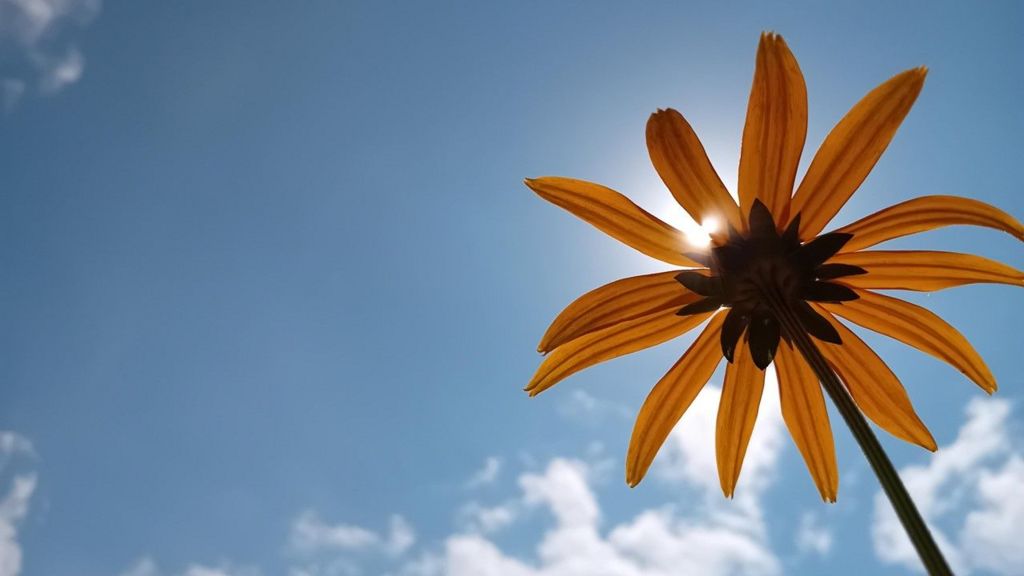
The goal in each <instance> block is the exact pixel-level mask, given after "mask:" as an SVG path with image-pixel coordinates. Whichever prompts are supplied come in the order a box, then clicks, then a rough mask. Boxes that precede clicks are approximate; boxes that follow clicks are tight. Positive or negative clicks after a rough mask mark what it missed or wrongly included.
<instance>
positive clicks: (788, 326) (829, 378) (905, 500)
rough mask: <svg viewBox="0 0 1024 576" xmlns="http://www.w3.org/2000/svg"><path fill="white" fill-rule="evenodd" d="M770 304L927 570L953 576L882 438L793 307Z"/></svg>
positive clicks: (776, 301)
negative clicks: (858, 448)
mask: <svg viewBox="0 0 1024 576" xmlns="http://www.w3.org/2000/svg"><path fill="white" fill-rule="evenodd" d="M770 301H771V304H772V308H773V309H774V310H773V311H774V312H775V313H776V315H777V317H778V320H779V323H780V324H781V325H782V328H783V330H785V332H786V334H787V335H789V337H790V339H791V340H792V342H793V345H794V346H796V347H797V348H798V349H799V350H800V353H801V354H802V355H803V357H804V359H806V360H807V363H808V364H809V365H810V366H811V368H812V369H813V370H814V373H815V374H816V375H817V376H818V379H819V380H820V381H821V384H822V386H823V387H824V388H825V391H826V392H828V395H829V397H830V398H832V402H833V403H834V404H835V405H836V408H837V409H838V410H839V413H840V414H842V416H843V420H845V421H846V425H847V426H849V428H850V432H852V433H853V437H854V438H856V439H857V443H858V444H860V448H861V450H863V451H864V456H866V457H867V459H868V462H869V463H870V464H871V468H872V469H873V470H874V471H875V475H876V476H878V481H879V483H881V485H882V489H883V490H884V491H885V495H886V496H888V497H889V502H890V503H892V507H893V508H894V509H895V510H896V516H898V517H899V519H900V522H901V523H902V524H903V528H904V530H906V531H907V536H909V537H910V541H911V542H912V543H913V544H914V548H915V549H916V550H917V554H918V556H920V557H921V562H922V563H924V567H925V569H926V570H928V573H929V574H931V575H933V576H945V575H950V576H952V574H953V571H952V570H950V568H949V564H948V563H946V559H945V558H944V557H943V556H942V552H941V551H940V550H939V547H938V546H937V545H936V544H935V539H934V538H933V537H932V533H931V532H930V531H929V530H928V526H927V525H926V524H925V523H924V519H923V518H921V513H920V512H918V510H917V506H915V505H914V501H913V500H912V499H911V498H910V494H909V493H907V489H906V487H905V486H904V485H903V481H902V480H900V477H899V475H898V474H897V473H896V469H895V468H894V467H893V465H892V462H891V461H890V460H889V456H888V455H887V454H886V453H885V450H884V449H883V448H882V445H881V444H879V443H878V438H876V437H875V433H874V432H873V431H872V430H871V427H870V425H868V422H867V420H866V419H865V418H864V415H863V414H862V413H861V411H860V409H859V408H857V405H856V404H854V402H853V398H851V397H850V393H849V392H847V390H846V388H845V387H844V386H843V384H842V383H841V382H840V381H839V378H838V377H837V376H836V374H835V372H834V371H833V370H832V368H831V367H830V366H829V365H828V362H827V361H826V360H825V358H824V356H822V355H821V351H820V350H818V347H817V346H815V344H814V342H813V341H812V340H811V338H810V336H808V334H807V332H806V331H805V330H804V329H803V326H802V324H801V323H800V319H799V317H798V316H797V315H796V314H795V313H794V312H793V310H792V308H790V307H789V306H788V305H787V304H786V303H785V300H784V299H783V298H771V299H770Z"/></svg>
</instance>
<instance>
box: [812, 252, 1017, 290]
mask: <svg viewBox="0 0 1024 576" xmlns="http://www.w3.org/2000/svg"><path fill="white" fill-rule="evenodd" d="M833 262H835V263H839V264H852V265H854V266H860V267H861V268H863V269H865V270H867V272H868V273H867V274H860V275H857V276H846V277H844V278H842V279H840V282H841V283H843V284H846V285H848V286H852V287H854V288H872V289H893V290H920V291H922V292H929V291H932V290H942V289H943V288H949V287H951V286H961V285H963V284H973V283H977V282H989V283H995V284H1009V285H1011V286H1024V272H1021V271H1020V270H1017V269H1015V268H1012V267H1010V266H1007V265H1005V264H1000V263H999V262H995V261H993V260H989V259H988V258H982V257H981V256H972V255H970V254H958V253H956V252H934V251H927V250H906V251H904V250H891V251H887V250H874V251H868V252H851V253H848V254H839V255H838V256H834V257H832V258H831V259H830V260H829V263H833Z"/></svg>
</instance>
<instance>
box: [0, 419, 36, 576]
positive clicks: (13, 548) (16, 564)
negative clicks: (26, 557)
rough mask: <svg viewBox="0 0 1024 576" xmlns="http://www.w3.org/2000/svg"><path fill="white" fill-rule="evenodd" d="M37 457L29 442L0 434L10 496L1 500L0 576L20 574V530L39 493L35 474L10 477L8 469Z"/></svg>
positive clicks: (0, 469)
mask: <svg viewBox="0 0 1024 576" xmlns="http://www.w3.org/2000/svg"><path fill="white" fill-rule="evenodd" d="M34 456H35V450H34V449H33V447H32V442H31V441H29V439H28V438H25V437H24V436H21V435H20V434H17V433H14V432H5V431H0V482H3V483H4V484H8V485H9V488H7V494H6V495H5V496H4V497H3V499H2V500H0V576H17V575H18V574H20V573H21V561H22V554H21V544H20V543H19V542H18V526H19V525H20V524H21V523H22V521H24V519H25V517H26V516H28V512H29V504H30V502H31V500H32V495H33V494H34V493H35V490H36V475H35V474H34V473H32V472H27V473H18V474H13V475H11V474H10V470H9V469H10V466H11V463H12V461H13V460H14V459H16V458H22V457H34ZM2 485H3V484H0V486H2Z"/></svg>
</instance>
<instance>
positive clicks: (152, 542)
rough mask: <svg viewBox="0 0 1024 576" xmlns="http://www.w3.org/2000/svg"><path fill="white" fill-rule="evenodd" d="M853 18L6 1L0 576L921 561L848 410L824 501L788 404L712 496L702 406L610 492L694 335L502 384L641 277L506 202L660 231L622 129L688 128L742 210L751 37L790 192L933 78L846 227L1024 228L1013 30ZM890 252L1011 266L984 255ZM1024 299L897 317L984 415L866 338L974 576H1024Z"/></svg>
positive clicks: (957, 14)
mask: <svg viewBox="0 0 1024 576" xmlns="http://www.w3.org/2000/svg"><path fill="white" fill-rule="evenodd" d="M846 4H847V5H846V6H841V5H834V4H832V3H821V2H785V3H767V2H755V3H749V4H732V3H714V4H713V5H712V3H708V4H707V5H696V4H693V5H689V4H687V5H684V4H683V3H680V2H653V3H642V4H640V3H621V4H611V3H599V2H554V3H552V2H521V3H514V4H513V3H506V4H502V5H499V4H497V3H489V2H488V3H479V2H439V3H426V2H407V3H398V2H387V1H385V2H365V3H361V4H360V3H354V2H327V1H321V0H309V1H300V2H241V1H238V2H236V1H223V2H206V1H184V2H138V1H134V2H128V1H123V0H122V1H116V0H108V1H107V2H104V3H103V5H102V6H100V5H99V0H26V1H21V0H0V66H2V68H0V76H2V78H3V80H2V82H0V88H2V90H0V94H2V96H3V102H2V104H3V106H4V112H3V115H2V118H0V430H6V431H7V432H4V433H3V434H2V435H0V575H2V576H10V575H13V574H24V575H26V576H72V575H104V576H105V575H109V576H156V575H161V576H179V575H187V576H215V575H220V576H224V575H230V576H238V575H252V574H263V575H277V574H282V575H292V576H302V575H310V576H329V575H354V574H366V575H377V574H391V575H403V574H404V575H407V576H417V575H418V576H429V575H438V574H452V575H454V576H471V575H473V576H475V575H483V576H491V575H493V576H506V575H509V576H582V575H584V574H588V575H589V574H596V575H598V576H601V575H607V576H633V575H637V576H639V575H644V576H649V575H659V576H661V575H669V574H693V573H701V574H710V575H712V576H716V575H724V574H741V573H745V574H767V575H771V574H783V573H785V574H823V573H828V574H838V575H841V574H854V575H862V574H866V573H872V574H902V573H905V572H906V571H908V570H910V569H911V567H912V566H914V565H915V564H916V560H915V559H914V557H913V555H912V552H908V548H907V545H906V544H905V543H903V541H902V540H901V539H899V538H894V537H891V536H890V534H891V530H892V528H893V526H892V519H891V518H890V517H889V516H887V515H886V514H880V513H878V512H877V511H876V498H877V494H878V488H877V482H876V480H875V479H874V477H873V476H872V475H871V474H870V471H869V470H868V468H867V465H866V463H865V461H864V459H863V457H862V456H861V454H860V453H859V451H858V449H857V447H856V445H855V444H854V443H853V442H852V440H851V438H850V435H849V433H848V432H847V431H846V430H845V428H843V427H842V426H841V425H840V424H839V423H838V418H837V417H836V416H835V415H833V423H834V425H835V426H834V430H835V435H836V437H837V450H838V457H839V463H840V476H841V480H840V482H841V484H840V492H839V501H838V502H837V503H836V504H833V505H827V504H823V503H821V501H820V500H819V498H818V496H817V493H816V491H815V490H814V488H813V484H812V483H811V480H810V477H809V475H808V474H807V472H806V470H805V468H804V465H803V463H802V461H801V460H800V457H799V455H798V453H797V451H796V450H795V448H794V446H793V444H792V441H791V440H790V439H789V436H788V434H787V433H786V431H785V428H784V426H783V425H782V423H781V418H780V417H779V414H778V408H777V398H776V397H775V394H774V392H773V391H771V390H769V392H768V395H767V397H766V399H765V401H764V403H763V404H762V409H761V416H760V420H759V422H758V426H757V430H756V432H755V439H754V444H753V446H752V447H751V450H750V453H749V455H748V461H747V463H746V466H745V468H744V474H743V476H742V477H741V479H740V483H739V487H738V495H737V498H736V499H735V500H733V501H726V500H724V499H723V498H722V497H721V494H720V492H719V490H718V487H717V486H718V481H717V477H716V476H715V472H714V463H713V454H714V451H713V447H714V438H713V424H714V418H713V417H714V413H715V409H716V406H717V400H716V396H715V395H716V394H717V388H716V387H715V386H711V387H709V388H708V389H707V391H706V392H705V393H703V394H702V396H701V398H700V400H699V401H698V403H697V405H695V407H693V408H691V412H690V413H688V414H687V415H686V416H685V417H684V419H683V424H682V425H681V426H680V427H679V428H678V429H677V434H676V435H674V436H673V437H672V438H671V439H670V441H669V443H668V445H667V446H666V448H665V449H664V450H663V452H662V454H661V456H660V457H659V459H658V461H657V462H656V464H655V467H654V469H653V470H652V473H651V475H650V476H649V477H648V479H647V480H646V481H645V482H644V483H643V484H641V485H640V486H639V487H638V488H636V489H632V490H631V489H629V488H627V487H626V485H625V483H624V481H623V472H624V471H623V461H624V457H625V451H626V446H627V443H628V440H629V435H630V431H631V429H632V423H633V416H634V414H635V413H636V411H637V409H638V408H639V406H640V404H641V403H642V401H643V399H644V397H645V396H646V394H647V392H648V390H649V389H650V388H651V386H652V385H653V384H654V382H655V381H656V380H657V379H658V378H659V377H660V376H661V374H662V373H664V371H665V370H667V369H668V367H669V366H670V365H671V363H672V362H673V361H674V359H675V358H676V357H678V355H679V354H680V353H681V351H682V350H684V349H685V347H686V346H687V345H688V343H689V340H690V339H691V338H692V335H691V336H690V337H684V338H681V339H680V340H677V341H673V342H670V343H668V344H666V345H663V346H662V347H660V348H657V349H654V350H650V351H647V352H644V353H641V354H637V355H635V356H632V357H628V358H624V359H620V360H618V361H615V362H612V363H609V364H605V365H602V366H599V367H595V368H593V369H591V370H588V371H586V372H583V373H580V374H578V375H576V376H574V377H572V378H570V379H568V380H567V381H565V382H563V383H561V384H559V385H558V386H557V387H556V388H555V389H553V390H551V391H549V392H547V393H545V394H543V395H541V396H540V397H538V398H534V399H529V398H527V396H526V394H524V393H523V392H522V390H521V389H522V387H523V386H524V384H525V383H526V382H527V380H528V379H529V377H530V375H531V374H532V372H533V370H534V369H535V367H536V366H537V364H538V362H539V360H540V358H539V357H538V355H537V354H536V352H535V346H536V343H537V341H538V339H539V338H540V336H541V334H542V333H543V331H544V329H545V328H546V327H547V324H548V322H549V321H550V320H551V319H553V317H554V316H555V314H556V313H557V312H558V311H559V310H560V309H561V308H562V307H563V306H564V305H565V304H567V303H568V302H570V301H571V300H572V299H573V298H575V297H576V296H578V295H579V294H581V293H583V292H585V291H586V290H589V289H591V288H594V287H596V286H598V285H600V284H603V283H605V282H608V281H611V280H614V279H617V278H620V277H623V276H630V275H635V274H640V273H644V272H648V271H652V270H657V269H659V268H658V265H657V264H656V263H654V262H653V261H651V260H649V259H647V258H646V257H645V256H643V255H640V254H638V253H636V252H633V251H632V250H630V249H629V248H627V247H624V246H622V245H619V244H618V243H617V242H616V241H614V240H612V239H610V238H608V237H605V236H604V235H602V234H601V233H600V232H598V231H596V230H594V229H592V228H591V227H589V226H588V225H586V224H583V223H581V222H578V221H576V220H575V219H574V218H573V217H572V216H570V215H568V214H566V213H564V212H562V211H561V210H560V209H558V208H556V207H554V206H552V205H549V204H547V203H545V202H544V201H542V200H540V199H539V198H537V197H536V196H535V195H533V194H532V193H531V192H530V191H529V190H527V189H526V188H525V186H523V184H522V179H523V178H524V177H527V176H540V175H549V174H550V175H563V176H573V177H579V178H584V179H588V180H593V181H597V182H601V183H604V184H606V185H609V186H612V187H614V188H616V189H618V190H620V191H622V192H623V193H625V194H627V195H629V196H631V197H632V198H634V199H635V200H636V201H637V202H638V203H640V204H641V205H643V206H645V207H647V208H648V209H650V210H652V211H654V212H655V213H657V214H659V215H662V216H663V217H664V218H666V219H668V220H670V221H673V222H677V223H678V222H681V221H682V219H683V216H682V211H681V210H680V209H679V208H678V207H674V206H673V205H672V201H671V197H670V196H669V195H668V193H667V191H666V190H665V188H664V187H663V185H662V184H661V183H660V181H659V180H658V178H657V175H656V174H655V172H654V170H653V168H652V167H651V166H650V164H649V160H648V157H647V151H646V149H645V145H644V123H645V122H646V119H647V117H648V115H649V114H650V113H651V112H652V111H654V110H655V109H657V108H659V107H674V108H677V109H679V110H680V111H681V112H682V113H683V114H684V115H686V116H687V118H688V119H689V120H690V122H691V123H692V124H693V125H694V127H695V129H696V130H697V132H698V133H699V135H700V136H701V138H702V140H703V142H704V144H705V146H706V147H707V149H708V151H709V154H710V155H711V157H712V161H713V162H714V163H715V165H716V167H717V168H718V170H719V172H720V173H721V175H722V177H723V179H724V181H725V182H726V183H727V184H728V185H729V186H730V188H734V184H735V180H736V167H737V161H738V151H739V143H740V135H741V131H742V125H743V124H742V123H743V116H744V113H745V110H746V99H747V95H748V93H749V89H750V81H751V77H752V72H753V62H754V53H755V49H756V46H757V40H758V35H759V33H760V32H761V31H762V30H775V31H777V32H779V33H781V34H783V35H784V36H785V38H786V39H787V41H788V43H789V45H790V46H791V48H792V49H793V51H794V53H795V54H796V56H797V58H798V59H799V61H800V64H801V67H802V69H803V72H804V75H805V77H806V80H807V84H808V96H809V106H810V125H809V131H808V143H807V146H806V148H805V162H804V164H803V166H804V167H806V161H807V160H809V158H810V155H811V154H812V152H813V151H814V150H815V149H816V148H817V146H818V144H819V143H820V141H821V139H822V138H823V137H824V135H825V134H826V133H827V131H828V129H829V128H830V127H831V126H832V125H833V124H834V123H835V122H836V121H838V119H839V118H840V117H841V116H842V115H843V114H844V113H845V112H846V111H847V110H848V109H849V107H850V106H852V105H853V104H854V103H855V102H856V101H857V100H858V99H859V98H860V97H861V96H862V95H863V94H864V93H866V92H867V91H868V90H869V89H871V88H873V87H874V86H875V85H877V84H879V83H880V82H882V81H884V80H885V79H887V78H889V77H890V76H892V75H893V74H895V73H897V72H899V71H901V70H904V69H907V68H911V67H914V66H918V65H922V64H924V65H927V66H929V68H930V70H931V72H930V74H929V76H928V81H927V84H926V85H925V88H924V91H923V93H922V95H921V97H920V99H919V100H918V103H917V105H916V106H915V108H914V109H913V111H912V112H911V113H910V115H909V117H908V118H907V120H906V122H905V123H904V124H903V127H902V129H901V130H900V132H899V134H898V135H897V137H896V138H895V140H894V141H893V143H892V145H891V146H890V148H889V150H888V152H887V153H886V154H885V156H884V157H883V158H882V160H881V162H880V163H879V165H878V166H877V168H876V169H875V170H874V172H873V174H872V175H871V176H870V177H869V179H868V180H867V182H866V183H865V185H864V186H863V187H862V188H861V190H860V191H859V192H858V193H857V195H856V196H855V197H854V198H853V200H852V201H851V202H850V203H849V204H848V205H847V207H846V208H845V209H844V210H843V211H842V213H841V214H840V215H839V217H838V218H837V220H836V225H839V224H842V223H847V222H850V221H852V220H853V219H856V218H859V217H861V216H863V215H866V214H868V213H870V212H873V211H875V210H877V209H880V208H882V207H884V206H887V205H890V204H894V203H897V202H899V201H902V200H905V199H908V198H911V197H914V196H919V195H924V194H954V195H965V196H970V197H973V198H977V199H980V200H983V201H986V202H990V203H993V204H995V205H997V206H1000V207H1001V208H1003V209H1004V210H1006V211H1008V212H1010V213H1012V214H1014V215H1016V216H1017V217H1018V218H1021V217H1024V194H1022V188H1021V182H1024V162H1022V158H1024V139H1022V138H1021V134H1024V107H1022V106H1021V103H1022V102H1024V34H1022V30H1024V7H1022V5H1021V4H1020V3H1016V2H1005V3H999V2H984V3H966V2H901V3H890V2H875V3H872V2H861V3H846ZM801 172H802V170H801ZM891 246H897V247H914V248H924V249H938V250H943V249H945V250H961V251H967V252H972V253H976V254H981V255H984V256H988V257H991V258H995V259H998V260H1001V261H1003V262H1006V263H1008V264H1011V265H1014V266H1016V267H1024V252H1022V249H1021V248H1022V247H1021V245H1020V244H1019V243H1017V242H1016V241H1014V240H1013V239H1012V238H1010V237H1009V236H1007V235H1005V234H1001V233H998V232H994V231H991V230H980V229H977V230H976V229H967V228H956V229H947V230H943V231H935V232H931V233H928V234H923V235H918V236H915V237H911V238H908V239H904V240H901V241H898V242H893V243H892V244H891ZM1021 296H1022V293H1021V292H1020V291H1019V289H1015V288H1011V287H1006V286H988V285H984V286H968V287H963V288H957V289H952V290H948V291H942V292H937V293H933V294H929V295H911V296H909V298H910V299H911V300H913V301H915V302H918V303H924V304H926V305H927V306H928V307H930V308H931V309H932V310H934V311H935V312H937V313H938V314H940V315H941V316H943V317H944V318H946V319H947V320H948V321H950V322H951V323H952V324H953V325H955V326H956V327H958V328H959V329H960V330H961V331H962V332H963V333H964V334H965V335H966V336H967V337H968V338H969V339H970V340H971V341H972V342H973V344H974V345H975V347H976V348H977V349H978V350H979V351H980V352H981V354H982V355H983V356H984V357H985V358H986V360H987V362H988V364H989V366H990V367H991V369H992V371H993V373H994V374H995V375H996V378H997V380H998V381H999V384H1000V386H1001V389H1000V391H999V392H998V393H997V394H996V395H995V396H994V397H993V398H992V399H988V398H987V397H986V396H985V394H984V393H983V392H982V391H981V390H980V389H978V388H977V387H975V386H974V385H973V384H971V383H970V382H969V381H967V380H966V379H965V378H964V377H962V376H961V375H960V374H959V373H958V372H956V371H955V370H954V369H952V368H950V367H948V366H946V365H944V364H942V363H940V362H939V361H937V360H934V359H932V358H931V357H929V356H925V355H923V354H921V353H918V352H916V351H914V350H911V349H909V348H907V347H905V346H903V345H902V344H899V343H897V342H895V341H891V340H888V339H886V338H883V337H877V336H865V337H866V339H867V340H868V342H869V343H870V344H872V345H873V346H875V347H876V350H877V351H878V352H879V354H880V355H881V356H882V357H883V358H884V359H885V360H886V361H887V362H888V363H889V365H890V366H891V367H892V368H893V369H894V370H895V371H896V373H897V374H898V375H899V376H900V377H901V379H902V380H903V382H904V384H905V385H906V387H907V389H908V390H909V392H910V395H911V397H912V398H913V400H914V402H915V405H916V407H917V409H918V412H919V413H920V414H921V416H922V418H923V419H924V421H925V422H926V423H927V424H928V425H929V426H930V428H931V430H932V431H933V433H934V435H935V437H936V439H937V441H938V443H939V444H940V450H939V452H938V453H937V454H935V455H931V454H929V453H927V452H925V451H923V450H921V449H918V448H915V447H912V446H908V445H904V444H902V443H900V442H899V441H897V440H895V439H893V438H892V437H889V436H886V435H884V434H883V438H882V441H883V443H884V445H885V446H886V447H887V448H888V449H889V450H890V453H891V455H892V457H893V459H894V460H895V461H896V463H897V465H898V466H899V467H901V468H902V469H907V468H913V469H912V470H909V471H908V474H909V476H911V477H912V478H913V481H912V482H911V489H912V491H913V492H914V494H915V495H916V496H917V497H918V498H919V500H920V503H921V504H922V507H923V508H924V510H925V513H926V514H927V515H928V516H929V518H930V520H931V521H932V522H933V523H934V525H935V526H936V527H937V528H938V529H939V531H940V533H941V535H942V538H943V541H944V543H945V547H946V548H947V551H948V553H949V554H950V556H951V558H952V559H953V561H954V562H955V563H956V565H957V566H958V567H959V568H960V569H961V572H962V573H977V574H1020V570H1021V569H1022V568H1021V567H1022V566H1024V552H1022V550H1021V547H1020V546H1019V543H1018V541H1019V537H1018V531H1019V528H1018V527H1019V526H1020V525H1021V524H1022V523H1024V501H1022V499H1021V494H1024V459H1022V454H1024V451H1022V449H1021V448H1019V441H1020V440H1021V439H1022V438H1024V406H1022V405H1021V400H1022V399H1024V378H1022V376H1021V371H1020V359H1021V354H1022V352H1024V337H1022V336H1021V331H1020V329H1021V326H1022V325H1024V306H1022V305H1021V303H1022V299H1021ZM720 379H721V371H720V372H719V375H717V376H716V377H715V378H714V379H713V380H712V383H713V384H714V383H717V382H720ZM768 388H771V387H768ZM878 510H882V511H885V510H886V505H884V504H883V505H882V506H881V507H880V508H878ZM897 534H898V533H897Z"/></svg>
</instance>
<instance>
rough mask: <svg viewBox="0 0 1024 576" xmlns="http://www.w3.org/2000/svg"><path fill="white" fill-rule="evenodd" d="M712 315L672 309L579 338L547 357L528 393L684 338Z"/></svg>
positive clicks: (534, 377) (534, 392)
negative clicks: (677, 311)
mask: <svg viewBox="0 0 1024 576" xmlns="http://www.w3.org/2000/svg"><path fill="white" fill-rule="evenodd" d="M710 315H711V313H705V314H695V315H693V316H678V315H676V311H675V310H674V309H671V308H669V309H666V310H662V311H659V312H654V313H653V314H648V315H647V316H641V317H640V318H634V319H633V320H627V321H625V322H620V323H618V324H615V325H614V326H609V327H608V328H605V329H603V330H597V331H595V332H591V333H589V334H587V335H585V336H580V337H579V338H576V339H575V340H572V341H570V342H566V343H565V344H563V345H561V346H559V347H558V348H555V349H554V351H552V352H551V353H550V354H548V355H547V357H546V358H544V361H543V362H541V364H540V367H538V368H537V372H536V373H535V374H534V375H533V378H531V379H530V383H529V384H527V385H526V391H527V392H529V393H530V396H536V395H537V394H540V393H541V392H543V391H544V390H547V389H548V388H550V387H552V386H554V385H555V384H557V383H558V382H560V381H562V380H563V379H565V378H567V377H568V376H570V375H572V374H575V373H576V372H579V371H580V370H583V369H584V368H589V367H591V366H593V365H595V364H599V363H601V362H604V361H605V360H611V359H612V358H618V357H619V356H624V355H626V354H631V353H633V352H636V351H638V350H643V349H645V348H650V347H651V346H656V345H658V344H661V343H662V342H666V341H668V340H671V339H673V338H675V337H677V336H681V335H682V334H685V333H686V332H688V331H689V330H692V329H694V328H696V327H697V326H699V325H700V324H701V323H702V322H704V321H705V320H707V319H708V316H710Z"/></svg>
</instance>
